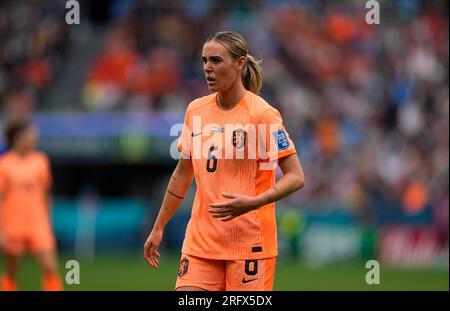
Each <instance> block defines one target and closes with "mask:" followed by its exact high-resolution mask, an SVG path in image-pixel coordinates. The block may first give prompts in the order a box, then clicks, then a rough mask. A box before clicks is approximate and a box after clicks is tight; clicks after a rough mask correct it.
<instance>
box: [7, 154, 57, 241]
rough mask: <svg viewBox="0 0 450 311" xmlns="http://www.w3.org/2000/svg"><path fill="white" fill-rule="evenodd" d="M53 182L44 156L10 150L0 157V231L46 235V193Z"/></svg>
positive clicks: (47, 220) (47, 217) (20, 234)
mask: <svg viewBox="0 0 450 311" xmlns="http://www.w3.org/2000/svg"><path fill="white" fill-rule="evenodd" d="M51 184H52V177H51V172H50V165H49V160H48V158H47V156H46V155H45V154H43V153H41V152H37V151H33V152H30V153H29V154H27V155H26V156H24V157H21V156H19V155H18V154H16V153H15V152H12V151H9V152H7V153H5V154H4V155H3V156H2V157H1V158H0V193H1V197H2V201H1V202H0V230H2V233H3V234H4V235H12V236H23V235H26V234H31V233H33V234H40V233H41V232H42V233H44V234H46V233H48V232H49V229H50V221H49V213H48V207H47V202H46V193H47V191H48V190H49V189H50V187H51Z"/></svg>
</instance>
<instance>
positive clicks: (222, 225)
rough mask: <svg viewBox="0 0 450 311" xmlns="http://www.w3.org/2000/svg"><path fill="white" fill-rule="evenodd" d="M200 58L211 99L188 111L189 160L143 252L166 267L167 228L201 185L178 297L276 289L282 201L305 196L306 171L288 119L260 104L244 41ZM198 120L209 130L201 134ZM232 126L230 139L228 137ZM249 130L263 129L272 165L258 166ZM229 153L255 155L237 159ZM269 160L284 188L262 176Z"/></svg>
mask: <svg viewBox="0 0 450 311" xmlns="http://www.w3.org/2000/svg"><path fill="white" fill-rule="evenodd" d="M202 59H203V70H204V73H205V76H206V80H207V83H208V88H209V90H210V91H212V92H213V94H211V95H209V96H205V97H201V98H199V99H196V100H194V101H193V102H191V103H190V104H189V106H188V108H187V111H186V115H185V124H184V127H183V131H182V134H181V137H180V140H179V150H180V151H181V158H180V160H179V162H178V165H177V167H176V168H175V171H174V172H173V174H172V176H171V179H170V181H169V184H168V187H167V192H166V194H165V196H164V200H163V202H162V206H161V209H160V211H159V214H158V217H157V219H156V222H155V224H154V227H153V229H152V231H151V232H150V234H149V236H148V239H147V241H146V243H145V246H144V257H145V259H146V260H147V262H148V264H149V265H150V266H151V267H153V268H157V267H158V264H159V261H158V258H159V252H158V246H159V245H160V243H161V240H162V237H163V232H164V227H165V225H166V224H167V223H168V221H169V220H170V219H171V217H172V216H173V214H174V213H175V211H176V210H177V208H178V206H179V205H180V203H181V201H182V200H183V197H184V196H185V194H186V192H187V191H188V188H189V187H190V185H191V183H192V180H193V177H194V176H195V182H196V184H197V193H196V195H195V199H194V203H193V207H192V215H191V219H190V221H189V224H188V226H187V229H186V236H185V239H184V243H183V248H182V251H181V253H182V254H181V260H180V264H179V267H178V277H177V282H176V289H177V290H272V288H273V282H274V274H275V261H276V256H277V231H276V222H275V201H278V200H280V199H282V198H284V197H286V196H288V195H289V194H291V193H293V192H295V191H297V190H298V189H300V188H302V187H303V184H304V175H303V171H302V168H301V165H300V162H299V160H298V157H297V154H296V150H295V147H294V144H293V142H292V141H291V139H290V138H289V135H288V134H287V132H286V130H285V128H284V126H283V121H282V118H281V116H280V113H279V112H278V111H277V110H276V109H275V108H273V107H272V106H270V105H269V104H268V103H267V102H265V101H264V100H263V99H262V98H261V97H259V96H258V95H257V94H258V93H259V90H260V89H261V86H262V78H261V72H260V71H261V68H260V65H259V62H258V61H256V60H255V59H254V58H253V57H252V56H251V55H250V54H249V53H248V48H247V43H246V42H245V39H244V38H243V37H242V36H241V35H239V34H237V33H235V32H219V33H216V34H214V35H213V36H212V37H210V38H209V39H208V40H207V41H206V43H205V44H204V46H203V52H202ZM200 119H201V123H202V127H200V130H195V129H196V127H197V128H198V124H197V125H196V124H195V122H198V120H200ZM205 124H207V126H205V127H203V125H205ZM230 125H232V132H229V131H228V132H229V133H227V129H229V128H230ZM249 125H250V127H249ZM251 125H255V127H253V128H258V127H257V126H258V125H263V126H265V129H266V132H264V131H263V132H262V133H264V134H261V133H260V132H259V130H258V134H257V140H258V141H257V143H256V146H257V148H261V147H262V149H265V151H266V154H267V155H268V156H269V157H261V156H260V152H258V153H257V154H258V156H257V157H255V158H253V157H250V154H251V152H249V151H251V150H250V149H251V146H250V145H251V143H250V140H251V137H252V135H251V134H252V133H251V130H249V128H250V129H251V128H252V127H251ZM208 126H209V127H208ZM191 129H194V131H192V132H191ZM253 134H254V133H253ZM253 136H255V135H253ZM199 149H200V150H199ZM201 150H207V151H208V152H207V153H208V154H207V156H203V154H202V156H200V157H199V156H198V154H199V153H202V151H201ZM229 150H232V152H233V153H236V154H237V153H242V151H244V154H245V152H247V153H246V155H245V156H244V158H237V156H236V157H234V158H231V159H230V158H229V157H227V152H229ZM253 151H255V150H253ZM228 155H229V154H228ZM271 160H273V161H276V162H277V163H278V165H279V167H280V169H281V171H282V173H283V176H282V177H281V178H280V179H279V180H278V181H276V180H275V168H276V165H273V167H272V168H271V169H264V167H267V166H264V165H263V164H270V163H273V161H271ZM264 162H266V163H264Z"/></svg>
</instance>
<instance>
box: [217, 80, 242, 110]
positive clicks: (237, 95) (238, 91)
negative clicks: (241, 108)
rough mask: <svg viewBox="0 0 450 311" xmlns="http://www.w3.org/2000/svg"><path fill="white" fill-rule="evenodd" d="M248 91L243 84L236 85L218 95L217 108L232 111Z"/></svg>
mask: <svg viewBox="0 0 450 311" xmlns="http://www.w3.org/2000/svg"><path fill="white" fill-rule="evenodd" d="M246 93H247V90H246V89H245V88H244V86H243V85H242V83H239V84H238V83H236V84H235V85H233V86H231V87H230V88H229V89H228V90H227V91H225V92H223V93H217V98H216V100H217V106H218V107H219V108H220V109H222V110H230V109H233V108H234V106H236V105H237V104H238V103H239V102H240V101H241V99H242V98H243V97H244V96H245V94H246Z"/></svg>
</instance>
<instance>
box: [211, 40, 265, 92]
mask: <svg viewBox="0 0 450 311" xmlns="http://www.w3.org/2000/svg"><path fill="white" fill-rule="evenodd" d="M209 41H217V42H219V43H221V44H222V45H223V46H225V48H226V49H227V50H228V52H229V53H230V55H231V57H233V58H234V59H239V57H241V56H245V57H246V58H247V61H246V62H245V65H244V68H243V70H242V77H241V78H242V84H243V85H244V87H245V88H246V89H247V90H249V91H250V92H253V93H255V94H258V93H259V91H260V90H261V87H262V75H261V63H262V60H256V59H255V58H254V57H253V56H252V55H250V54H249V53H248V47H247V42H246V41H245V39H244V37H242V35H240V34H238V33H236V32H233V31H220V32H216V33H215V34H214V35H212V36H211V37H209V38H208V39H207V40H206V42H209Z"/></svg>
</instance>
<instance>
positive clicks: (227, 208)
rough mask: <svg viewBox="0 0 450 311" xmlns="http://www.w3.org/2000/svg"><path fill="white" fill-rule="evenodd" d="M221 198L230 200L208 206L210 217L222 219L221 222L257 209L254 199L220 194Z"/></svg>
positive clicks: (246, 196) (245, 196)
mask: <svg viewBox="0 0 450 311" xmlns="http://www.w3.org/2000/svg"><path fill="white" fill-rule="evenodd" d="M222 196H223V197H224V198H227V199H230V200H228V201H225V202H220V203H211V204H210V205H209V206H210V209H209V212H210V213H211V214H212V217H213V218H222V221H230V220H232V219H234V218H236V217H238V216H241V215H242V214H245V213H248V212H250V211H252V210H254V209H257V208H258V207H259V205H258V204H257V202H256V199H255V197H251V196H248V195H242V194H231V193H224V192H222Z"/></svg>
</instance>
